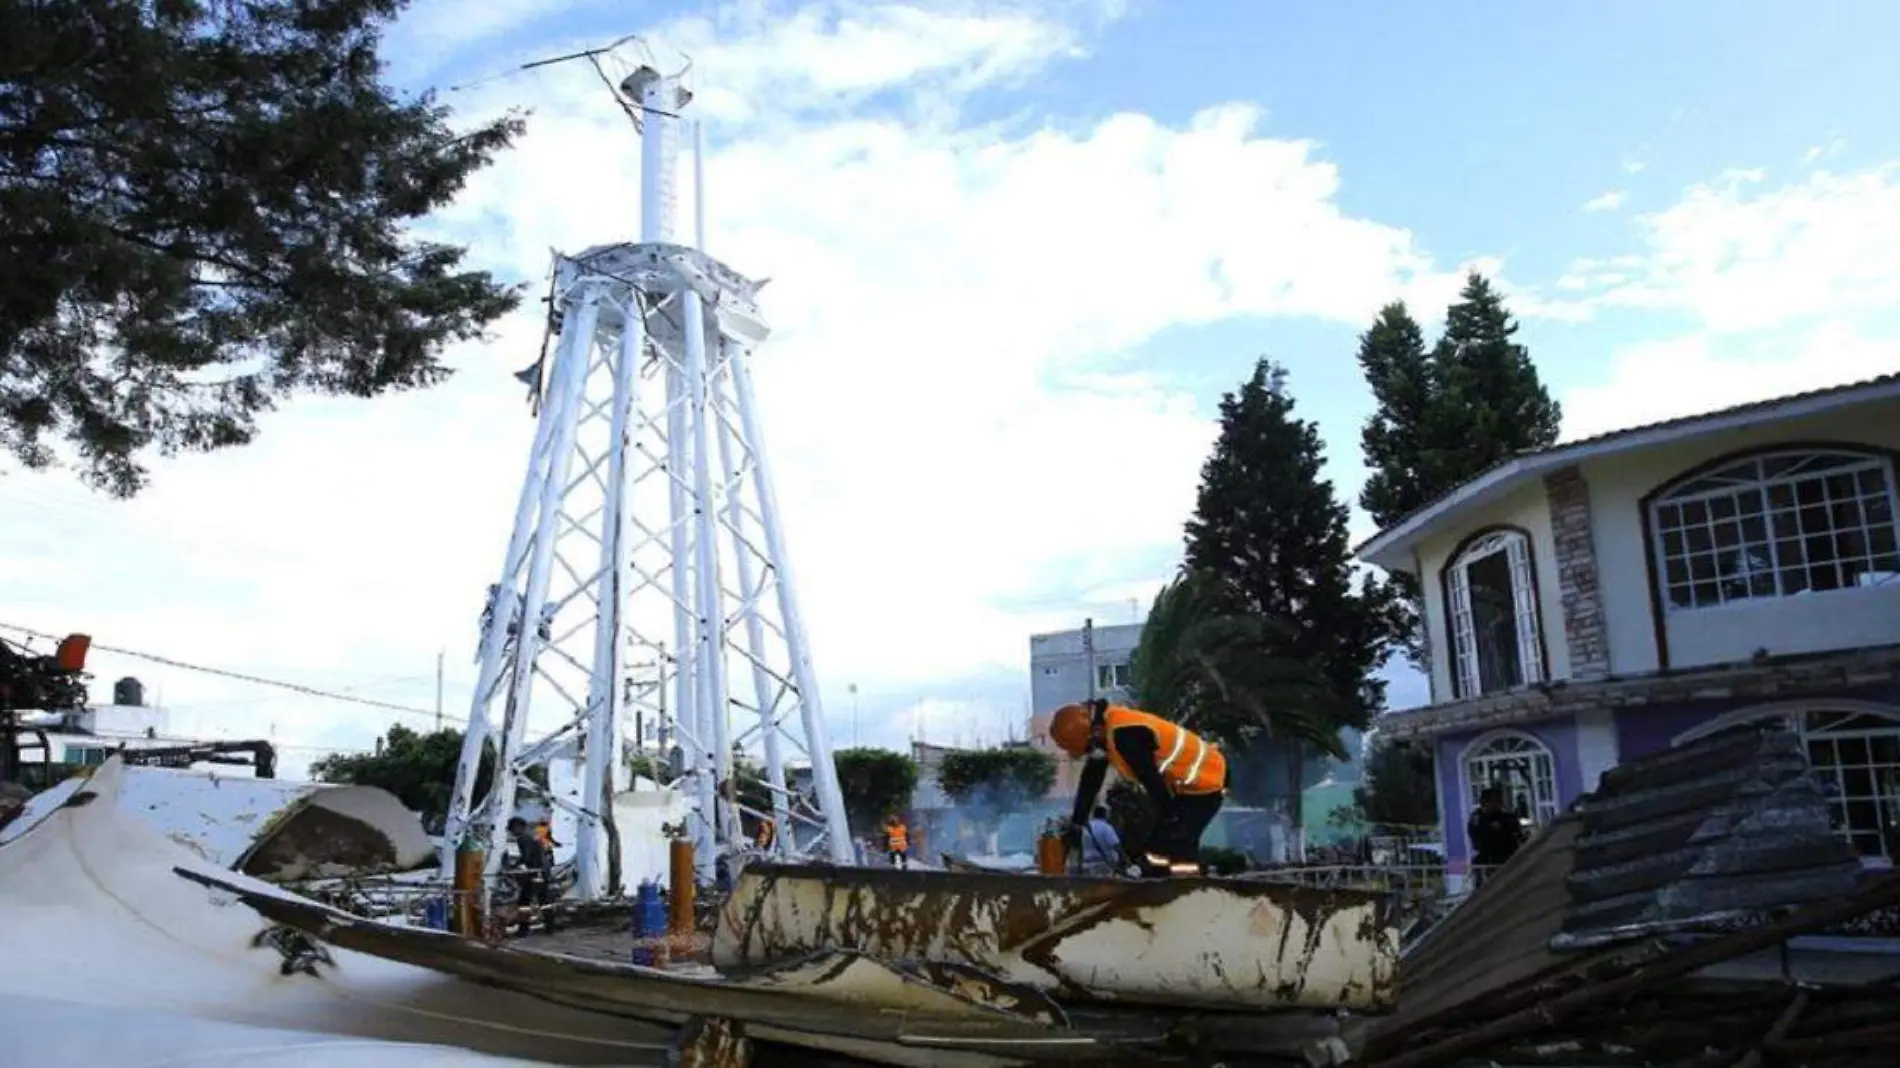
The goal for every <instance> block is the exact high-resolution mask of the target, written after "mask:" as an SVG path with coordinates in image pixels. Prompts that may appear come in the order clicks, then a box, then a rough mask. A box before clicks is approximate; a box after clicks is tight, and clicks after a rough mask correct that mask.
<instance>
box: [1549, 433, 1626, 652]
mask: <svg viewBox="0 0 1900 1068" xmlns="http://www.w3.org/2000/svg"><path fill="white" fill-rule="evenodd" d="M1544 495H1545V497H1546V498H1547V499H1548V500H1549V502H1550V532H1551V541H1552V545H1553V550H1554V552H1555V554H1556V557H1557V587H1558V596H1559V598H1560V599H1561V604H1562V606H1563V616H1564V640H1565V642H1566V643H1567V644H1568V646H1569V650H1570V677H1571V678H1573V679H1601V678H1605V677H1607V676H1608V675H1609V674H1610V640H1609V634H1608V633H1607V631H1606V630H1605V628H1604V622H1603V598H1602V596H1601V594H1600V593H1599V592H1598V588H1597V581H1598V576H1597V550H1596V538H1595V535H1594V534H1593V533H1592V528H1591V525H1590V484H1589V483H1588V482H1585V481H1584V480H1583V473H1582V472H1581V471H1579V470H1578V469H1577V468H1576V467H1575V466H1571V467H1566V468H1563V469H1562V470H1560V471H1554V472H1552V473H1551V474H1549V475H1546V476H1544Z"/></svg>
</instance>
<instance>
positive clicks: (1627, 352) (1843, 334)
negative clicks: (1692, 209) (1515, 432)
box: [1561, 322, 1900, 439]
mask: <svg viewBox="0 0 1900 1068" xmlns="http://www.w3.org/2000/svg"><path fill="white" fill-rule="evenodd" d="M1895 368H1900V338H1894V337H1878V336H1872V337H1870V336H1867V335H1866V334H1864V333H1862V332H1861V331H1859V330H1857V329H1856V328H1854V327H1853V326H1851V325H1849V324H1846V323H1840V322H1829V323H1824V324H1822V325H1821V326H1819V327H1817V328H1815V329H1813V330H1811V331H1808V332H1806V333H1805V334H1804V335H1803V336H1800V337H1797V338H1792V339H1786V338H1780V337H1774V338H1757V339H1753V340H1750V341H1747V342H1738V341H1736V340H1735V339H1733V338H1724V337H1720V336H1714V335H1710V334H1706V333H1700V334H1690V335H1685V336H1682V337H1676V338H1669V339H1666V340H1661V341H1650V342H1641V343H1637V344H1633V345H1628V346H1625V347H1623V348H1620V349H1618V350H1617V352H1616V354H1615V355H1614V357H1613V358H1612V360H1611V365H1610V373H1609V375H1608V378H1607V380H1605V381H1603V382H1602V383H1600V384H1596V385H1589V386H1579V387H1573V388H1571V389H1569V390H1566V391H1565V392H1564V394H1563V396H1562V398H1561V400H1562V401H1563V406H1564V435H1565V437H1566V438H1567V439H1576V438H1585V437H1590V436H1592V435H1595V434H1602V433H1605V432H1607V431H1612V430H1621V429H1623V428H1626V427H1631V426H1641V425H1643V424H1645V423H1652V422H1657V421H1660V420H1664V419H1674V418H1677V417H1680V416H1685V415H1696V414H1700V413H1702V412H1708V411H1717V410H1719V409H1722V408H1728V407H1732V406H1734V405H1738V404H1748V403H1752V402H1754V401H1762V400H1769V399H1772V398H1774V397H1778V396H1783V395H1785V394H1789V393H1805V392H1807V391H1809V390H1814V389H1825V388H1827V387H1829V386H1837V385H1844V384H1846V383H1849V382H1854V381H1858V380H1861V379H1866V378H1872V377H1874V376H1876V375H1883V374H1891V373H1892V372H1893V371H1894V369H1895Z"/></svg>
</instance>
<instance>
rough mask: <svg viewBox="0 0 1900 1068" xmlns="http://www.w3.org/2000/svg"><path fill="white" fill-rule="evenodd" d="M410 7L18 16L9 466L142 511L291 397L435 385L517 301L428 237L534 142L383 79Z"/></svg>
mask: <svg viewBox="0 0 1900 1068" xmlns="http://www.w3.org/2000/svg"><path fill="white" fill-rule="evenodd" d="M405 6H407V5H406V2H405V0H250V2H247V3H242V4H225V3H217V4H210V3H197V2H178V3H157V4H153V3H136V2H133V0H62V2H60V3H36V4H29V3H17V2H9V3H6V4H5V5H4V6H3V7H0V41H4V42H5V45H4V48H0V52H4V55H0V448H4V449H5V450H7V451H8V452H11V453H12V454H13V455H14V456H15V457H16V458H17V459H18V460H19V461H20V462H22V463H24V464H26V465H27V466H29V467H44V466H46V465H48V464H50V463H51V462H52V461H53V459H54V455H53V446H54V445H55V444H58V443H61V442H64V443H66V444H68V445H71V446H72V447H73V448H74V449H75V450H76V451H77V453H78V458H79V460H80V461H81V463H82V464H83V465H84V469H85V474H86V477H87V478H88V479H89V480H90V481H92V482H93V483H95V484H97V485H101V486H104V487H106V488H108V489H109V490H111V491H112V492H114V493H115V494H118V495H121V496H127V495H130V494H133V493H135V492H137V490H138V489H139V487H140V486H141V485H142V484H143V482H144V478H145V472H144V469H143V468H142V467H141V465H140V459H139V458H140V457H141V455H142V454H145V453H147V452H148V451H153V450H155V451H157V452H159V453H160V454H166V453H170V452H173V451H175V450H178V449H217V448H223V447H227V446H231V445H240V444H243V443H245V442H247V441H249V440H250V439H251V438H252V436H253V435H254V434H255V433H256V423H255V420H256V418H257V416H258V415H259V414H260V413H261V412H264V411H266V410H269V409H270V408H271V407H273V405H274V403H275V402H277V401H278V400H281V399H283V398H285V397H287V396H290V395H292V394H296V393H300V392H320V393H331V394H347V395H350V396H357V397H373V396H377V395H379V394H382V393H384V392H387V391H390V390H399V389H411V388H417V387H424V386H429V385H433V384H435V383H437V382H439V381H441V380H442V379H443V378H444V377H445V376H446V375H447V373H448V372H447V369H445V368H444V367H443V366H442V364H441V363H440V362H439V359H438V358H439V356H440V355H441V352H442V350H443V348H444V346H445V345H447V344H448V343H451V342H454V341H458V340H466V339H469V338H474V337H478V336H480V335H481V333H482V331H483V329H484V328H485V327H486V326H487V325H488V324H489V323H492V322H493V321H495V319H497V318H498V317H499V316H501V315H502V314H503V313H505V312H507V311H508V310H509V309H510V308H512V307H514V306H515V304H516V302H517V300H518V299H519V294H518V292H517V291H516V289H515V288H513V287H510V286H504V285H500V284H497V283H496V282H495V281H494V280H493V279H492V278H490V276H489V275H488V274H487V273H486V272H483V271H471V270H466V269H464V268H463V267H462V265H461V260H462V256H463V250H462V249H460V248H457V247H454V246H451V245H444V244H439V243H436V242H431V241H427V240H424V239H421V238H419V237H417V236H416V234H415V231H414V228H413V227H414V223H415V222H416V220H418V219H420V218H422V217H424V216H426V215H427V214H428V213H429V212H430V211H431V210H433V209H435V208H437V207H440V206H442V205H443V204H446V203H448V202H449V201H450V200H451V199H452V198H453V197H454V196H455V194H456V193H457V192H458V191H459V190H460V189H461V188H462V186H463V184H464V183H465V182H466V181H467V179H468V177H469V176H470V175H471V174H473V173H475V172H476V171H478V170H480V169H481V168H483V167H485V166H486V165H487V164H488V162H489V161H490V159H491V158H492V157H493V156H494V154H495V153H497V152H499V151H501V150H502V149H504V148H505V147H507V146H508V144H509V143H510V142H511V141H512V140H513V138H514V137H515V136H516V135H517V134H518V133H519V131H520V128H521V126H520V121H519V119H518V118H517V117H515V116H512V115H510V116H506V117H504V118H501V119H499V120H496V121H494V122H490V123H488V124H486V125H483V126H479V127H477V128H474V129H470V130H465V131H457V130H454V129H451V128H450V127H449V125H448V117H449V113H448V110H447V109H446V108H443V107H441V106H439V105H438V104H436V103H435V102H434V101H433V100H432V99H430V98H429V97H427V96H423V97H420V98H415V99H399V98H398V97H397V96H396V95H395V94H394V93H393V92H392V91H391V90H390V89H389V88H388V87H387V86H385V85H383V84H382V82H381V75H382V63H381V61H380V60H379V59H378V57H377V46H378V44H379V37H380V34H381V31H382V29H383V27H384V26H385V25H387V24H388V23H389V21H390V20H391V19H393V18H394V17H395V16H396V14H397V13H398V12H399V11H401V10H402V8H404V7H405Z"/></svg>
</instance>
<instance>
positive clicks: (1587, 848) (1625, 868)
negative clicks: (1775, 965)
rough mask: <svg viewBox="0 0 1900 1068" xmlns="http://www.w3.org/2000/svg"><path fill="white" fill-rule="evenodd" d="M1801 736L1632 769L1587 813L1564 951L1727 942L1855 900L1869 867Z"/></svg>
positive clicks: (1755, 738) (1606, 787) (1728, 745)
mask: <svg viewBox="0 0 1900 1068" xmlns="http://www.w3.org/2000/svg"><path fill="white" fill-rule="evenodd" d="M1828 804H1829V797H1828V794H1827V792H1826V790H1825V789H1824V787H1823V784H1822V782H1821V780H1820V779H1819V778H1818V777H1817V776H1816V775H1815V773H1814V771H1813V769H1812V768H1811V767H1810V766H1809V764H1808V758H1807V753H1806V752H1805V750H1804V749H1803V748H1802V745H1801V741H1800V739H1799V738H1797V737H1796V736H1795V735H1794V734H1793V732H1790V731H1785V730H1768V731H1740V732H1737V733H1734V734H1718V735H1715V736H1712V737H1710V738H1705V739H1702V740H1700V741H1697V742H1693V743H1690V744H1688V745H1685V746H1682V747H1680V748H1677V749H1671V750H1667V751H1665V752H1662V753H1658V754H1655V755H1652V756H1649V757H1645V758H1643V759H1641V760H1635V761H1631V762H1629V763H1627V764H1623V765H1621V766H1620V767H1617V768H1615V769H1613V770H1611V771H1609V772H1607V773H1605V775H1604V776H1603V782H1602V785H1601V786H1600V787H1599V789H1598V791H1597V793H1596V794H1595V795H1593V796H1591V797H1588V798H1585V799H1584V800H1583V801H1582V802H1581V803H1580V804H1579V805H1578V812H1579V814H1580V816H1581V818H1582V821H1583V833H1582V835H1581V836H1580V837H1579V838H1578V840H1577V845H1576V861H1575V863H1574V865H1573V866H1572V869H1571V872H1570V874H1569V877H1568V879H1567V887H1568V890H1569V895H1570V905H1569V908H1568V910H1567V913H1566V915H1565V918H1564V925H1563V931H1562V932H1561V933H1559V934H1558V935H1557V936H1555V937H1554V938H1553V939H1552V941H1551V945H1552V946H1553V948H1557V949H1565V950H1576V949H1586V948H1590V947H1594V946H1600V945H1608V944H1613V943H1616V942H1623V941H1629V940H1631V939H1637V938H1645V937H1649V936H1652V935H1656V934H1663V933H1669V932H1679V931H1698V930H1700V931H1722V930H1728V929H1731V928H1733V927H1736V926H1743V925H1747V924H1750V923H1754V922H1759V921H1760V920H1761V918H1762V917H1763V916H1764V915H1765V914H1766V913H1767V912H1768V911H1770V910H1774V909H1780V908H1788V907H1793V906H1798V905H1806V904H1813V903H1816V902H1821V901H1829V900H1833V899H1836V898H1839V897H1842V896H1845V895H1847V894H1849V893H1852V892H1853V890H1854V888H1855V885H1856V883H1857V881H1858V879H1859V877H1860V874H1861V868H1860V858H1859V855H1858V853H1857V852H1856V851H1855V849H1854V847H1853V846H1852V845H1850V844H1849V843H1848V842H1847V841H1846V839H1844V838H1842V837H1841V836H1840V835H1838V834H1835V833H1834V832H1833V829H1832V827H1831V825H1830V819H1829V809H1828Z"/></svg>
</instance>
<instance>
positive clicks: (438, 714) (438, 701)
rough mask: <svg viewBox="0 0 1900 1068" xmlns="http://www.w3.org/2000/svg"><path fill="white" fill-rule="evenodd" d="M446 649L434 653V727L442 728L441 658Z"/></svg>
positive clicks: (444, 655)
mask: <svg viewBox="0 0 1900 1068" xmlns="http://www.w3.org/2000/svg"><path fill="white" fill-rule="evenodd" d="M447 655H448V652H447V650H441V649H438V650H436V654H435V729H436V730H441V729H442V660H443V658H444V657H446V656H447Z"/></svg>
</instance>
